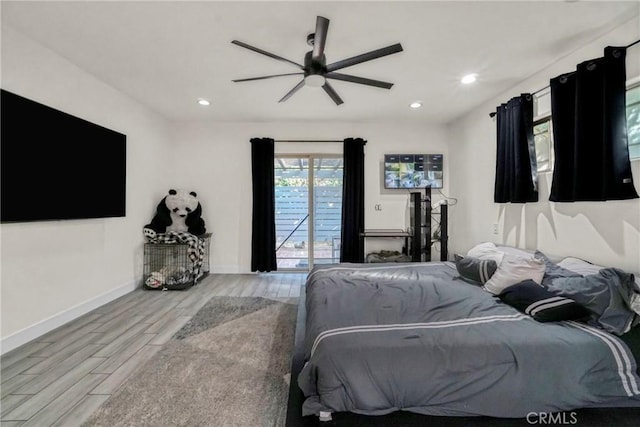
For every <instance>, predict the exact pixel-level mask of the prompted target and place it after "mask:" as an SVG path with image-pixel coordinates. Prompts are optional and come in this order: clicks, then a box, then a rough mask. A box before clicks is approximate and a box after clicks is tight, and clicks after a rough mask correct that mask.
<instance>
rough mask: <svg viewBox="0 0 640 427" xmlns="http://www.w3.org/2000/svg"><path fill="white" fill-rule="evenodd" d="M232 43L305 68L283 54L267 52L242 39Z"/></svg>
mask: <svg viewBox="0 0 640 427" xmlns="http://www.w3.org/2000/svg"><path fill="white" fill-rule="evenodd" d="M231 43H233V44H235V45H238V46H241V47H244V48H245V49H249V50H252V51H254V52H258V53H261V54H263V55H266V56H268V57H270V58H273V59H277V60H278V61H283V62H288V63H289V64H293V65H295V66H296V67H298V68H300V69H303V68H304V67H303V66H302V65H300V64H298V63H297V62H293V61H289V60H288V59H286V58H283V57H281V56H278V55H275V54H273V53H270V52H267V51H266V50H262V49H259V48H257V47H254V46H251V45H248V44H246V43H244V42H241V41H238V40H233V41H232V42H231Z"/></svg>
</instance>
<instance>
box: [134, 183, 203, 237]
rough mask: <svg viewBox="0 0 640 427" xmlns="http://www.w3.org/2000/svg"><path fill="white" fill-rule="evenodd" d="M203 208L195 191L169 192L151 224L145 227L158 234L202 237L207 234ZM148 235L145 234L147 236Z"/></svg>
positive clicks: (172, 190)
mask: <svg viewBox="0 0 640 427" xmlns="http://www.w3.org/2000/svg"><path fill="white" fill-rule="evenodd" d="M201 216H202V206H201V205H200V202H199V201H198V195H197V194H196V192H195V191H191V192H186V191H183V190H174V189H171V190H169V194H168V195H166V196H165V197H164V198H163V199H162V200H161V201H160V203H159V204H158V207H157V208H156V214H155V215H154V217H153V219H152V220H151V223H150V224H147V225H145V226H144V228H145V229H151V230H153V231H155V232H156V233H166V232H168V231H177V232H189V233H191V234H193V235H196V236H200V235H201V234H204V233H205V232H206V228H205V225H204V220H203V219H202V217H201ZM146 234H147V233H146V232H145V235H146Z"/></svg>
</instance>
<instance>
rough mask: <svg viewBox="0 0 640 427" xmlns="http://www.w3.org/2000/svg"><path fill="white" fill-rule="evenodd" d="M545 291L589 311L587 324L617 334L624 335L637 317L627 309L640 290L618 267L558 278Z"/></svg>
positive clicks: (630, 276) (632, 276) (631, 275)
mask: <svg viewBox="0 0 640 427" xmlns="http://www.w3.org/2000/svg"><path fill="white" fill-rule="evenodd" d="M548 289H549V291H551V292H552V293H554V294H556V295H560V296H564V297H567V298H571V299H572V300H574V301H576V302H578V303H579V304H581V305H582V306H584V307H586V308H588V309H589V310H590V311H591V312H592V315H591V319H590V321H589V323H590V324H592V325H594V326H597V327H600V328H602V329H605V330H606V331H609V332H611V333H613V334H616V335H622V334H623V333H625V332H627V331H628V330H629V329H630V328H631V326H632V325H633V324H634V320H635V318H636V316H637V315H636V313H635V312H634V311H633V310H632V309H631V308H630V307H631V304H632V302H631V300H632V299H634V294H636V293H638V292H640V288H639V287H638V285H637V283H636V282H635V277H634V275H633V274H630V273H626V272H625V271H623V270H620V269H617V268H603V269H601V270H600V271H599V272H598V273H597V274H590V275H587V276H584V277H582V276H579V277H564V278H558V279H555V280H553V281H552V282H551V283H550V284H549V285H548Z"/></svg>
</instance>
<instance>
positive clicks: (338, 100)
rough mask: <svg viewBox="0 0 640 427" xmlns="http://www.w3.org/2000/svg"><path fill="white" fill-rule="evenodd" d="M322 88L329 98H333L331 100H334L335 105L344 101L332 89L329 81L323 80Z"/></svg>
mask: <svg viewBox="0 0 640 427" xmlns="http://www.w3.org/2000/svg"><path fill="white" fill-rule="evenodd" d="M322 89H324V91H325V92H327V93H328V94H329V96H330V97H331V99H333V102H335V103H336V105H340V104H342V103H343V102H344V101H343V100H342V98H340V96H338V94H337V93H336V91H335V90H334V89H333V86H331V85H330V84H329V82H324V84H323V85H322Z"/></svg>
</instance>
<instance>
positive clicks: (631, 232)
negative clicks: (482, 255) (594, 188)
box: [449, 17, 640, 273]
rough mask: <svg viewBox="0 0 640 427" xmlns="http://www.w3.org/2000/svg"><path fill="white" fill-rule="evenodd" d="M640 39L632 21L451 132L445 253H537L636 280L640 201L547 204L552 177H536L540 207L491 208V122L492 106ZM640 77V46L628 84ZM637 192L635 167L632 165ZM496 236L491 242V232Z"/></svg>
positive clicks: (638, 166) (631, 59)
mask: <svg viewBox="0 0 640 427" xmlns="http://www.w3.org/2000/svg"><path fill="white" fill-rule="evenodd" d="M638 38H640V21H639V19H638V17H636V18H634V19H633V20H631V21H629V22H628V23H626V24H624V25H622V26H620V27H618V28H617V29H615V30H614V31H612V32H610V33H609V34H607V35H605V36H603V37H602V38H600V39H598V40H595V41H594V42H593V43H591V44H589V45H587V46H585V47H584V48H582V49H580V50H578V51H576V52H574V53H572V54H571V55H569V56H567V57H565V58H562V59H561V60H559V61H558V62H556V63H554V64H553V65H551V66H549V67H548V68H546V69H545V70H543V71H541V72H539V73H536V74H535V75H533V76H532V77H530V78H529V79H527V80H526V81H524V82H522V83H521V84H519V85H518V86H516V87H514V88H512V89H511V90H509V92H508V93H504V94H503V95H502V96H500V97H498V98H495V99H494V100H492V101H491V102H488V103H486V104H484V105H482V106H480V107H478V108H477V109H476V110H474V111H473V112H472V113H470V114H469V115H467V116H466V117H464V118H462V119H460V120H456V121H455V122H454V123H451V124H450V126H449V140H450V141H451V146H450V149H449V151H450V153H451V155H450V157H451V163H450V169H451V171H452V173H450V174H449V175H450V176H452V181H451V191H452V192H454V193H455V194H456V195H457V197H458V198H459V204H458V206H457V208H456V209H452V210H451V216H452V223H453V226H454V227H455V232H454V233H452V236H451V249H452V250H453V251H458V252H464V251H466V250H468V249H469V248H470V247H471V246H472V245H474V244H476V243H479V242H482V241H493V242H500V243H506V244H511V245H515V246H519V247H525V248H529V249H533V248H539V249H540V250H541V251H543V252H545V253H547V254H548V255H549V256H554V257H560V256H567V255H573V256H578V257H580V258H583V259H586V260H589V261H591V262H594V263H597V264H600V265H605V266H616V267H619V268H623V269H626V270H628V271H630V272H634V273H640V200H638V199H635V200H627V201H607V202H578V203H552V202H549V201H548V199H549V189H550V185H551V178H552V174H551V173H545V174H542V175H541V176H540V191H539V197H540V201H539V202H537V203H527V204H495V203H493V186H494V178H495V155H496V123H495V120H494V119H490V118H489V113H490V112H492V111H495V107H496V105H499V104H500V103H501V102H505V101H506V100H508V99H509V98H511V97H513V96H517V95H518V94H520V93H523V92H528V91H535V90H537V89H539V88H542V87H544V86H545V85H548V83H549V79H550V78H553V77H555V76H557V75H559V74H562V73H565V72H569V71H573V70H575V66H576V64H578V63H580V62H582V61H585V60H588V59H591V58H596V57H600V56H602V54H603V49H604V47H605V46H609V45H611V46H625V45H627V44H628V43H630V42H632V41H635V40H637V39H638ZM639 74H640V46H634V47H632V48H630V49H629V50H628V51H627V77H628V78H629V79H631V78H633V77H635V76H638V75H639ZM632 169H633V176H634V184H635V187H636V189H637V190H638V191H640V161H638V160H636V161H634V162H632ZM494 223H497V224H498V230H499V234H497V235H495V234H493V224H494Z"/></svg>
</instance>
